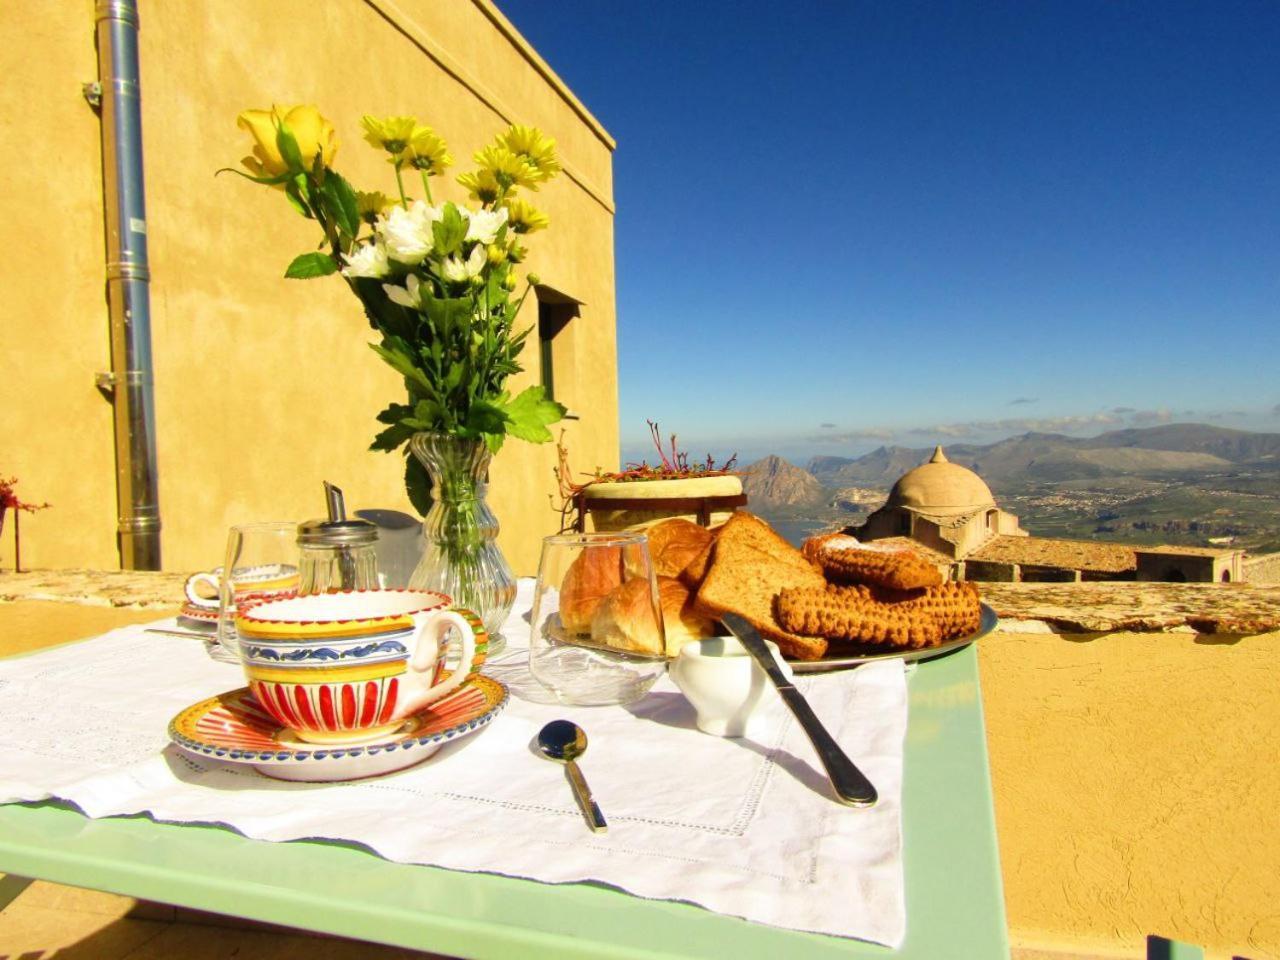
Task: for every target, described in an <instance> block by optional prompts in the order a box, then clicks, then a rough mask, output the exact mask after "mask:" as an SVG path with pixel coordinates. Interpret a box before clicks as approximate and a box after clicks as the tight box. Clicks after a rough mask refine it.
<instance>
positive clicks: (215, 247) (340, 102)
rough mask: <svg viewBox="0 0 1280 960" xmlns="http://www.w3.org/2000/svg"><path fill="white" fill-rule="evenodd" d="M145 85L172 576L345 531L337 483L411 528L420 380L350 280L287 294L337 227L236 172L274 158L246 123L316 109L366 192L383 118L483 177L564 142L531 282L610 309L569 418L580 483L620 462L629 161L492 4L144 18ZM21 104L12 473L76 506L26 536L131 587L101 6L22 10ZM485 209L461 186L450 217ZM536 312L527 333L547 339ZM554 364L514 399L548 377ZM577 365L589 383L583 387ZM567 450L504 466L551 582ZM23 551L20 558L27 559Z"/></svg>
mask: <svg viewBox="0 0 1280 960" xmlns="http://www.w3.org/2000/svg"><path fill="white" fill-rule="evenodd" d="M140 7H141V20H142V31H141V63H142V67H141V70H142V89H143V136H144V148H143V149H144V159H145V170H146V177H147V184H146V187H147V219H148V240H149V244H150V257H151V273H152V284H151V306H152V347H153V356H154V367H155V379H156V396H155V406H156V419H157V446H158V453H159V476H160V508H161V517H162V522H163V538H162V551H163V558H164V566H165V567H166V568H167V569H194V568H197V567H202V566H211V565H213V564H215V563H218V562H220V559H221V552H222V545H223V542H224V539H225V533H226V528H227V527H228V526H229V525H230V524H232V523H236V522H241V521H246V520H253V519H302V518H305V517H308V516H315V515H318V514H320V513H321V512H322V508H323V497H322V492H321V487H320V481H321V480H323V479H328V480H331V481H333V482H334V483H337V484H338V485H339V486H342V487H343V488H344V489H345V490H346V492H347V501H348V505H349V506H350V507H352V508H359V507H366V506H380V507H393V508H399V509H404V510H409V509H410V508H409V506H408V502H407V499H406V498H405V496H404V493H403V485H402V480H401V476H402V464H401V461H400V458H399V457H398V456H392V455H386V454H380V453H379V454H375V453H370V452H368V451H367V447H368V444H369V442H370V440H371V439H372V437H373V434H374V433H375V432H376V427H377V424H376V423H375V422H374V420H373V416H374V414H375V413H377V411H378V410H379V409H381V408H382V407H383V406H384V405H385V404H386V403H387V402H389V401H391V400H397V399H401V397H400V394H401V392H402V388H401V386H400V384H399V382H398V378H397V377H396V376H395V374H394V373H392V372H391V371H390V369H389V368H386V367H385V366H384V365H383V364H382V363H381V361H379V360H378V359H377V357H375V356H374V355H373V353H372V351H370V350H368V349H367V347H365V346H364V344H365V342H366V341H367V340H368V339H369V334H370V332H371V331H370V330H369V328H368V326H367V324H366V322H365V320H364V318H363V316H362V313H361V310H360V307H359V304H358V302H357V301H356V299H355V298H354V297H353V296H352V295H351V294H350V293H349V292H348V291H347V289H346V288H345V285H344V284H343V283H342V282H341V281H340V280H338V279H336V278H326V279H323V280H315V281H307V282H303V281H287V280H284V279H283V271H284V268H285V266H286V265H287V264H288V262H289V260H290V259H291V258H292V257H293V256H294V255H295V254H296V253H300V252H303V251H305V250H307V249H310V248H311V247H312V246H313V245H314V243H315V240H316V236H315V235H314V233H313V228H314V224H312V223H310V222H308V221H305V220H303V219H302V218H301V217H298V216H297V215H296V214H294V213H293V212H292V211H291V210H290V209H289V207H288V206H287V204H286V203H285V202H284V200H283V198H282V197H281V196H280V195H279V194H278V193H275V192H273V191H269V190H267V189H265V188H261V187H257V186H255V185H252V184H249V183H247V182H246V181H243V180H240V179H239V178H236V177H232V176H229V175H224V176H221V177H218V178H216V179H215V178H214V176H213V174H214V171H215V170H216V169H217V168H218V167H221V166H234V165H236V163H237V161H238V160H239V158H240V157H241V156H243V155H244V154H245V153H246V152H247V150H246V142H245V139H244V135H243V134H242V133H241V131H239V130H237V129H236V127H235V117H236V114H237V113H238V112H239V111H240V110H242V109H245V108H247V107H266V106H269V105H270V104H271V103H272V102H280V103H293V102H313V103H316V104H317V105H318V106H319V107H320V108H321V110H322V111H323V112H324V113H325V114H326V115H327V116H328V117H329V118H330V119H332V121H333V122H334V124H335V126H336V127H337V130H338V136H339V140H340V147H339V152H338V156H337V160H336V163H335V166H336V167H337V168H338V169H339V170H341V171H342V172H343V173H344V174H345V175H346V176H347V177H348V179H350V180H352V181H353V183H355V184H356V186H357V187H360V188H362V189H383V190H384V191H388V192H389V191H390V190H391V188H392V187H393V184H394V181H393V180H391V179H390V169H389V167H388V166H387V165H386V164H385V162H383V160H382V159H381V158H380V157H379V156H378V155H377V154H375V153H374V151H373V150H372V149H370V148H369V147H367V145H365V144H364V143H363V142H362V140H361V138H360V127H359V121H360V116H361V115H362V114H364V113H374V114H392V113H412V114H416V115H418V116H419V117H420V118H421V119H423V120H424V121H426V122H429V123H431V124H432V125H433V126H435V128H436V129H437V130H438V131H439V132H440V133H441V134H442V135H443V136H444V137H445V138H446V139H447V140H448V142H449V144H450V146H451V151H452V153H453V154H454V156H455V158H457V160H458V165H457V168H456V169H455V172H461V171H462V170H465V169H467V168H468V160H469V158H470V155H471V153H472V152H474V151H475V150H476V149H478V148H479V147H480V146H482V145H483V144H484V143H486V142H488V141H489V140H490V139H491V138H492V137H493V135H494V134H495V133H497V132H498V131H500V130H501V129H503V128H504V127H505V125H506V124H507V123H508V122H511V121H515V122H521V123H530V124H535V125H538V126H540V127H542V128H543V129H544V130H545V131H546V132H547V133H549V134H551V135H552V136H554V137H556V139H557V141H558V142H559V146H560V151H561V155H562V158H563V160H564V163H565V166H566V175H564V176H562V177H560V178H559V179H557V180H556V181H554V182H552V183H551V184H549V185H547V186H546V187H544V188H543V190H542V191H541V192H540V193H539V194H538V195H537V197H536V202H537V204H538V206H540V207H542V208H543V209H545V210H546V211H547V212H548V213H549V214H550V216H551V218H552V227H551V229H550V230H549V231H546V232H544V233H540V234H537V235H535V236H534V237H533V238H531V239H532V242H531V243H530V244H529V246H530V247H531V250H532V256H531V257H530V260H529V262H528V267H529V269H530V270H532V271H535V272H537V273H538V274H540V275H541V277H542V279H543V282H545V283H547V284H549V285H551V286H553V287H555V288H556V289H558V290H560V291H562V292H564V293H567V294H570V295H572V296H574V297H576V298H577V299H579V300H581V301H583V303H584V306H583V307H582V311H581V314H582V315H581V318H580V319H578V320H576V321H574V323H573V324H571V325H570V331H569V334H568V335H569V336H570V337H571V338H572V343H571V344H568V345H566V346H567V347H569V349H565V350H562V351H560V352H559V353H558V361H559V359H560V358H562V357H566V358H569V363H568V364H560V363H558V366H557V369H556V387H557V395H558V397H559V398H560V399H562V400H564V401H565V402H566V403H567V404H568V405H569V406H570V407H571V408H572V409H574V410H575V411H577V412H579V413H580V414H581V415H582V419H581V420H580V421H577V422H570V423H568V424H566V430H567V439H568V442H569V444H570V445H571V447H572V449H573V451H574V459H575V462H581V463H590V464H592V465H595V464H601V465H605V466H610V465H613V464H614V463H616V461H617V456H618V452H617V451H618V425H617V384H616V369H617V364H616V341H615V333H614V330H615V306H614V264H613V212H612V141H611V140H610V139H609V138H608V134H607V133H605V132H604V131H603V130H602V128H600V127H599V125H598V123H596V122H595V121H594V120H592V119H591V118H590V115H589V114H586V113H585V111H584V110H583V108H581V105H580V104H578V103H577V102H576V100H574V99H573V97H572V94H569V93H568V92H567V91H565V90H564V89H563V87H562V86H560V85H558V81H555V80H554V78H553V76H552V77H549V76H548V74H547V71H546V68H545V65H542V64H541V61H540V60H539V59H538V58H537V55H536V54H534V53H533V52H532V51H530V50H528V48H527V47H526V46H524V45H523V43H522V41H520V40H519V38H518V36H516V35H515V34H514V31H513V30H512V29H511V28H510V26H509V24H507V23H506V22H505V21H504V20H503V18H502V16H501V14H500V13H498V12H497V11H496V10H495V9H494V8H493V7H492V6H491V5H490V4H488V3H487V2H485V0H470V2H468V0H456V2H450V3H440V2H433V0H399V2H394V3H393V2H389V0H368V2H360V0H332V2H326V3H322V4H317V3H315V2H313V0H279V2H276V3H272V4H222V3H216V2H213V0H166V2H165V3H163V4H159V3H157V4H151V3H142V4H140ZM0 33H2V34H3V35H4V36H6V37H8V38H10V39H11V40H12V38H16V37H20V36H21V37H23V40H22V42H20V43H17V42H10V43H6V44H5V45H4V47H3V49H0V67H2V68H3V70H4V75H5V76H6V78H7V79H6V82H5V83H4V84H3V85H2V86H0V111H3V113H2V114H0V115H3V116H4V117H5V118H6V127H7V130H6V134H7V135H6V136H5V137H4V138H3V139H2V140H0V188H2V189H3V190H4V191H5V195H6V196H7V197H9V198H10V203H9V206H8V209H9V210H10V211H11V214H12V213H14V212H17V211H21V212H22V215H21V216H15V215H11V216H9V217H6V218H4V221H3V225H2V226H0V243H2V244H3V246H4V248H5V249H6V250H9V251H21V252H20V253H17V254H13V253H11V255H10V256H9V257H7V258H6V259H7V261H8V264H7V266H6V268H5V287H6V291H5V292H6V296H5V298H4V304H3V307H2V308H0V310H3V326H4V331H5V348H4V350H3V351H0V383H2V384H3V385H4V387H3V390H4V395H3V402H0V474H3V475H17V476H18V477H19V478H20V479H21V484H20V486H19V487H18V490H19V492H20V493H22V494H25V495H26V496H27V497H28V499H38V500H48V501H50V502H51V503H53V504H54V506H53V509H51V510H48V511H46V512H44V513H40V514H35V515H31V516H28V517H25V518H24V523H23V560H24V564H25V565H29V566H89V567H100V568H110V567H112V566H115V565H116V564H117V552H116V543H115V527H116V506H115V488H114V454H113V444H112V418H111V409H110V405H109V404H108V403H107V402H106V401H105V400H103V399H102V397H101V396H100V395H99V394H98V393H97V391H96V389H95V387H94V374H95V373H96V372H97V371H99V370H107V369H109V368H110V353H109V335H108V322H107V315H106V306H105V301H104V297H103V282H104V280H103V278H104V268H103V259H104V252H103V238H102V197H101V170H100V165H101V158H100V147H99V139H98V137H99V133H98V120H97V118H96V117H95V116H94V114H93V113H92V112H91V111H90V109H89V107H88V106H87V105H86V104H85V102H84V101H83V99H82V98H81V95H80V83H81V82H82V81H85V80H91V79H93V78H94V77H95V76H96V70H97V67H96V57H95V54H94V22H93V3H92V2H91V0H75V2H70V3H67V2H62V0H42V2H36V3H26V4H5V5H0ZM442 197H443V198H446V199H452V200H456V201H462V200H464V199H465V192H464V191H462V190H461V188H459V187H457V186H456V184H454V183H453V182H452V177H449V178H447V180H446V182H445V183H444V186H443V188H442V189H440V190H439V191H438V193H437V197H436V199H437V200H439V199H441V198H442ZM532 307H533V305H532V303H530V304H528V305H527V307H526V310H525V313H524V319H526V320H527V321H528V322H530V323H533V322H536V313H535V311H534V310H533V309H532ZM522 359H523V362H524V364H525V366H526V367H528V368H530V370H529V371H528V372H526V373H525V374H524V375H522V376H521V377H520V378H517V379H516V380H514V381H513V382H512V384H511V386H512V387H513V388H514V389H516V390H518V389H521V388H522V387H523V386H524V385H525V384H526V383H528V382H532V380H533V378H534V377H536V375H537V368H538V360H537V351H536V344H531V345H530V347H529V348H528V349H527V350H526V352H525V354H524V356H523V358H522ZM566 366H568V369H566V368H565V367H566ZM554 459H555V458H554V450H553V449H552V448H551V446H550V445H547V446H543V447H535V446H531V445H528V444H523V443H520V442H518V441H513V442H510V443H508V444H507V446H506V448H505V449H504V450H503V451H502V453H501V454H500V456H499V458H498V459H497V461H496V462H495V465H494V467H493V470H492V474H491V476H492V480H493V487H492V491H491V503H492V506H493V508H494V510H495V512H496V513H497V515H498V517H499V519H500V521H501V523H502V526H503V533H502V537H501V544H502V547H503V549H504V551H505V552H506V553H507V556H508V557H509V559H510V560H511V561H512V564H513V566H515V568H516V570H517V572H519V573H532V572H533V571H534V569H535V566H536V563H537V551H538V540H539V538H540V537H541V536H542V535H543V534H544V533H547V532H551V531H552V530H553V529H555V527H556V525H557V523H558V517H557V516H556V515H555V514H554V513H553V512H552V510H551V508H550V505H549V503H548V499H547V498H548V494H549V492H550V490H551V489H552V481H551V470H552V466H553V464H554ZM10 552H11V551H10V548H9V547H7V546H5V547H0V557H3V558H5V559H6V560H8V559H10V557H9V553H10Z"/></svg>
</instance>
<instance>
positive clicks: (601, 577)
mask: <svg viewBox="0 0 1280 960" xmlns="http://www.w3.org/2000/svg"><path fill="white" fill-rule="evenodd" d="M621 584H622V548H621V547H608V546H597V547H591V548H590V549H586V550H583V551H582V552H581V553H579V554H578V556H577V557H576V558H575V559H574V561H573V563H571V564H570V565H569V569H568V571H566V572H565V575H564V581H563V582H562V583H561V584H560V622H561V623H563V624H564V628H565V630H566V631H567V632H568V633H569V634H571V635H579V636H581V635H585V634H587V633H588V632H590V630H591V620H592V618H593V617H594V616H595V614H596V608H597V607H599V606H600V603H601V601H603V600H604V598H605V597H607V596H608V595H609V594H610V593H612V592H613V591H614V590H616V589H617V588H618V587H619V586H621Z"/></svg>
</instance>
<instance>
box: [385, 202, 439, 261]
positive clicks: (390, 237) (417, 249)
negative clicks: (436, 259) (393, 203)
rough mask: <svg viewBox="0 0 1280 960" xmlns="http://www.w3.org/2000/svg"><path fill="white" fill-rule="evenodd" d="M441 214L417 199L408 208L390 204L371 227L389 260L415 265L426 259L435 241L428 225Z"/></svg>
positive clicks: (435, 208)
mask: <svg viewBox="0 0 1280 960" xmlns="http://www.w3.org/2000/svg"><path fill="white" fill-rule="evenodd" d="M441 215H442V214H441V208H440V207H432V206H428V205H427V204H425V203H423V202H422V201H421V200H415V201H413V203H412V204H411V205H410V207H409V209H408V210H406V209H405V208H404V207H399V206H397V207H392V208H391V211H390V212H389V213H388V214H387V215H386V216H385V217H380V218H378V223H377V226H375V227H374V230H375V231H376V233H377V235H378V239H379V240H380V241H381V242H382V244H383V246H385V247H386V250H387V255H388V256H390V257H391V259H392V260H398V261H399V262H400V263H409V264H417V263H421V262H422V261H423V260H424V259H425V258H426V256H427V254H428V253H430V252H431V248H432V246H433V245H434V244H435V236H434V235H433V234H432V233H431V225H432V224H433V223H435V222H436V221H437V220H439V219H440V217H441Z"/></svg>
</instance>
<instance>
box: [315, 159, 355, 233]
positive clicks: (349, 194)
mask: <svg viewBox="0 0 1280 960" xmlns="http://www.w3.org/2000/svg"><path fill="white" fill-rule="evenodd" d="M320 196H321V197H322V198H323V202H324V206H325V209H326V210H327V211H328V213H329V215H330V216H331V217H333V222H334V223H336V224H337V225H338V229H339V230H341V231H342V233H343V234H344V235H345V236H348V237H354V236H355V235H356V233H357V232H358V231H359V229H360V207H359V205H358V204H357V203H356V192H355V191H354V190H353V189H351V184H349V183H347V181H346V180H345V179H343V177H342V176H341V175H340V174H337V173H334V172H333V171H332V170H330V171H329V175H328V176H326V177H325V179H324V186H323V187H321V188H320Z"/></svg>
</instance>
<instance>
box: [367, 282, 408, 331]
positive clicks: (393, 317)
mask: <svg viewBox="0 0 1280 960" xmlns="http://www.w3.org/2000/svg"><path fill="white" fill-rule="evenodd" d="M388 279H390V278H388ZM383 282H384V281H382V280H376V279H374V278H373V277H357V278H356V280H355V284H354V286H355V291H356V295H357V296H358V297H359V298H360V302H361V303H363V304H364V311H365V315H366V316H367V317H368V318H369V326H371V327H373V328H374V329H375V330H379V331H381V332H382V335H383V336H384V337H403V338H405V339H408V340H412V339H414V329H415V325H416V323H417V320H416V317H415V315H414V314H413V312H412V311H410V310H408V309H406V308H405V307H402V306H400V304H398V303H394V302H392V300H391V298H390V297H388V296H387V292H386V291H385V290H383V289H382V284H383Z"/></svg>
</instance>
